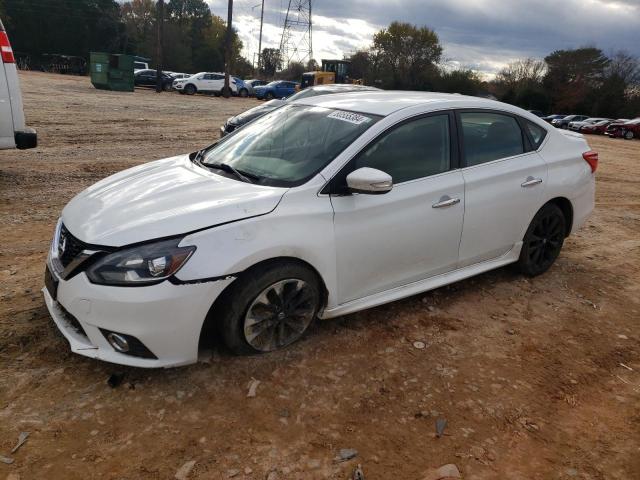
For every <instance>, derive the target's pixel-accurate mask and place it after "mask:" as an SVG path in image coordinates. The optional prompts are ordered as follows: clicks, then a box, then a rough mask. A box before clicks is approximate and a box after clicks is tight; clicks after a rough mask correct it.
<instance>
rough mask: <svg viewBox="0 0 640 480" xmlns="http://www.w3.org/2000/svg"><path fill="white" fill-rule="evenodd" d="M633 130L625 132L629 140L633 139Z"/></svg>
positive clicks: (625, 136)
mask: <svg viewBox="0 0 640 480" xmlns="http://www.w3.org/2000/svg"><path fill="white" fill-rule="evenodd" d="M633 137H634V135H633V132H632V131H631V130H627V131H626V132H624V138H626V139H627V140H633Z"/></svg>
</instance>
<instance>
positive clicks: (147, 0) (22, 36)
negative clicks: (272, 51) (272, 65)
mask: <svg viewBox="0 0 640 480" xmlns="http://www.w3.org/2000/svg"><path fill="white" fill-rule="evenodd" d="M0 18H2V21H3V23H4V26H5V28H6V30H7V33H8V35H9V38H10V39H11V42H12V45H13V49H14V51H15V52H16V53H18V54H20V53H24V54H28V55H30V56H33V57H37V56H40V55H43V54H64V55H73V56H80V57H84V58H87V59H88V57H89V52H91V51H100V52H109V53H127V54H132V55H138V56H142V57H146V58H151V59H154V58H155V57H156V45H157V38H158V37H157V2H156V1H154V0H128V1H125V2H124V3H118V2H116V1H115V0H0ZM163 29H164V40H163V57H164V62H163V63H164V65H163V66H164V68H165V69H166V70H172V71H179V72H191V73H193V72H198V71H203V70H204V71H206V70H210V71H222V70H223V69H224V63H225V62H224V60H225V59H224V54H225V49H224V43H225V39H226V22H225V21H224V20H223V19H222V18H220V17H219V16H217V15H213V14H212V13H211V11H210V9H209V6H208V5H207V3H206V2H205V1H204V0H169V1H168V2H167V3H166V5H165V11H164V23H163ZM232 45H233V48H232V52H233V53H232V55H233V57H232V58H231V59H230V64H231V66H232V69H233V73H234V74H236V75H241V76H242V75H248V74H250V73H251V71H252V66H251V64H250V63H249V62H248V61H247V60H246V59H244V58H243V57H242V56H241V55H240V51H241V50H242V42H241V40H240V38H239V37H238V35H237V33H236V32H234V33H233V39H232Z"/></svg>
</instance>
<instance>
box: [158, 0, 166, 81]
mask: <svg viewBox="0 0 640 480" xmlns="http://www.w3.org/2000/svg"><path fill="white" fill-rule="evenodd" d="M163 24H164V0H158V44H157V45H156V57H157V60H156V92H157V93H160V92H161V91H162V63H163V62H162V38H163V31H162V30H163V28H162V26H163Z"/></svg>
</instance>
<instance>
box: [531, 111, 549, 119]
mask: <svg viewBox="0 0 640 480" xmlns="http://www.w3.org/2000/svg"><path fill="white" fill-rule="evenodd" d="M527 112H529V113H533V114H534V115H535V116H536V117H540V118H544V117H545V114H544V113H542V112H541V111H540V110H527Z"/></svg>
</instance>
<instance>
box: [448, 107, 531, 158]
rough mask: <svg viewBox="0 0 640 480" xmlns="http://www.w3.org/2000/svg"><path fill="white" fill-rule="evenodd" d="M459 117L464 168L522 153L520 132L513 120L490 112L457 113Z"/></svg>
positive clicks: (522, 141)
mask: <svg viewBox="0 0 640 480" xmlns="http://www.w3.org/2000/svg"><path fill="white" fill-rule="evenodd" d="M459 116H460V127H461V134H462V146H463V151H464V158H465V161H466V166H468V167H471V166H474V165H480V164H482V163H486V162H491V161H493V160H499V159H501V158H508V157H513V156H515V155H520V154H522V153H524V151H525V145H524V138H523V135H522V130H521V129H520V125H518V122H517V120H516V119H515V118H514V117H512V116H510V115H505V114H501V113H494V112H460V113H459Z"/></svg>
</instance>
